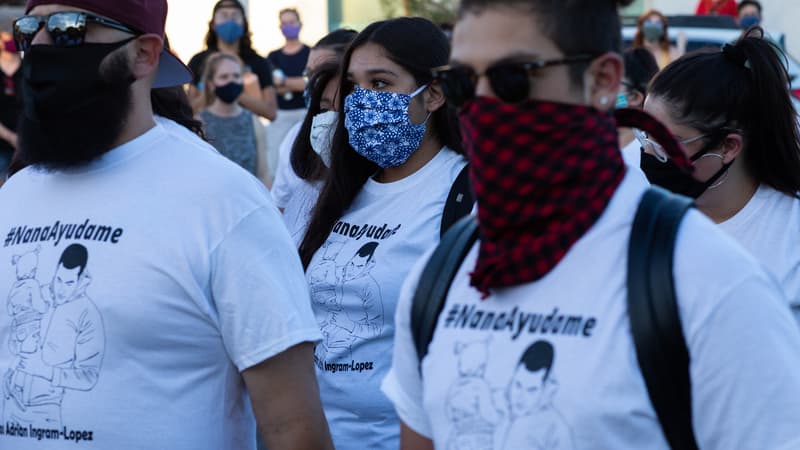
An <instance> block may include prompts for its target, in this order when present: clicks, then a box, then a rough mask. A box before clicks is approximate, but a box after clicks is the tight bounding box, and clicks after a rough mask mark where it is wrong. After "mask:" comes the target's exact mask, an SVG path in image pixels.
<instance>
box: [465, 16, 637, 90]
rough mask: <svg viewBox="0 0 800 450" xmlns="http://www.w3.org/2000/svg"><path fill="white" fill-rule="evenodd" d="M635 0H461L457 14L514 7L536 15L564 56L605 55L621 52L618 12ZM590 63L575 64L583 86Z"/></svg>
mask: <svg viewBox="0 0 800 450" xmlns="http://www.w3.org/2000/svg"><path fill="white" fill-rule="evenodd" d="M631 3H633V0H461V4H460V7H459V10H458V17H459V19H461V18H462V17H464V16H465V15H467V14H479V13H481V12H482V11H484V10H487V9H495V8H513V9H516V10H518V11H519V12H520V13H522V14H527V15H535V18H536V19H537V20H538V25H539V27H541V29H542V31H543V32H544V34H545V35H546V36H547V37H548V38H550V40H552V41H553V43H555V44H556V46H558V48H559V50H561V51H562V52H563V53H564V54H565V55H578V54H588V55H597V56H599V55H602V54H603V53H606V52H617V53H621V52H622V32H621V31H620V30H621V24H620V18H619V11H618V8H619V7H620V6H627V5H630V4H631ZM589 64H590V63H588V62H587V63H583V64H572V65H571V66H570V80H571V81H572V84H573V85H574V86H582V85H583V74H584V72H585V71H586V69H587V68H588V67H589Z"/></svg>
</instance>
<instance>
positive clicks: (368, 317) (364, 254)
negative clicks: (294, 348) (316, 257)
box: [309, 241, 384, 361]
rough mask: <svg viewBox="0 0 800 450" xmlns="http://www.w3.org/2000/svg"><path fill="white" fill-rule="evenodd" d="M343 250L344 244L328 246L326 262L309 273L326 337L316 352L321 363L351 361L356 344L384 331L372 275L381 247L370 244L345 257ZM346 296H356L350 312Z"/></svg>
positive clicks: (334, 242) (314, 298)
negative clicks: (344, 305) (347, 293)
mask: <svg viewBox="0 0 800 450" xmlns="http://www.w3.org/2000/svg"><path fill="white" fill-rule="evenodd" d="M343 247H344V243H342V242H336V241H331V242H328V243H327V244H326V245H325V246H324V247H323V249H322V252H323V257H322V261H321V262H320V263H318V264H316V265H315V266H314V267H312V268H311V269H310V270H309V285H310V289H311V299H312V301H313V302H314V303H315V311H316V312H317V321H318V323H319V326H320V329H321V330H322V336H323V339H322V343H320V344H319V345H317V349H316V357H317V359H318V361H324V360H328V359H350V358H352V357H353V350H352V348H353V344H354V343H356V342H357V341H358V340H363V339H370V338H373V337H376V336H379V335H380V334H381V332H382V331H383V325H384V315H383V314H384V311H383V302H382V299H381V291H380V286H379V285H378V282H377V281H375V279H374V278H373V277H372V275H371V273H370V272H371V271H372V269H373V268H374V267H375V250H376V249H377V248H378V243H377V242H374V241H373V242H368V243H366V244H364V245H362V246H360V247H358V249H357V250H356V251H355V252H354V253H353V254H346V253H344V252H343V251H342V250H343ZM345 258H346V259H345ZM345 292H349V293H351V294H353V293H355V296H356V298H355V299H350V300H349V301H351V302H353V301H354V300H355V304H354V305H349V307H348V308H345V307H343V305H342V301H343V299H344V295H345Z"/></svg>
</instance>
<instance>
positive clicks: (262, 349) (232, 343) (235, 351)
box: [211, 206, 321, 371]
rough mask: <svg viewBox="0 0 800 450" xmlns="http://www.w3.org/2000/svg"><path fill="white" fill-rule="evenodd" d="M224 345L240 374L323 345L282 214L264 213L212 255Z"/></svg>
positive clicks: (244, 224) (267, 209)
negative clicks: (309, 345) (293, 350)
mask: <svg viewBox="0 0 800 450" xmlns="http://www.w3.org/2000/svg"><path fill="white" fill-rule="evenodd" d="M211 268H212V269H211V270H212V274H211V283H212V286H211V291H212V295H213V300H214V303H215V305H216V308H217V312H218V317H219V326H220V330H221V334H222V338H223V342H224V344H225V347H226V349H227V351H228V354H229V355H230V357H231V360H232V361H233V362H234V364H235V365H236V367H237V368H238V369H239V370H240V371H244V370H245V369H247V368H249V367H252V366H254V365H256V364H258V363H260V362H262V361H264V360H266V359H269V358H271V357H272V356H275V355H277V354H279V353H281V352H283V351H284V350H286V349H288V348H290V347H292V346H294V345H297V344H300V343H302V342H317V341H319V340H320V339H321V335H320V331H319V327H318V326H317V323H316V320H315V319H314V314H313V312H312V310H311V300H310V297H309V293H308V285H307V283H306V279H305V275H304V273H303V268H302V265H301V264H300V258H299V256H298V254H297V251H296V250H295V248H294V245H293V244H292V241H291V238H290V237H289V233H288V232H287V231H286V229H285V227H284V226H283V223H282V221H281V218H280V215H279V213H278V211H277V210H276V209H275V208H273V207H272V206H264V207H260V208H258V209H257V210H255V211H253V212H252V213H250V214H249V215H248V216H246V217H245V218H244V219H243V220H241V221H240V222H239V223H238V224H237V225H236V226H235V227H234V228H233V229H232V230H231V231H230V232H229V233H228V234H227V236H226V237H225V239H224V240H223V241H222V242H221V243H220V245H219V246H218V247H217V248H216V249H215V250H214V251H213V252H212V254H211Z"/></svg>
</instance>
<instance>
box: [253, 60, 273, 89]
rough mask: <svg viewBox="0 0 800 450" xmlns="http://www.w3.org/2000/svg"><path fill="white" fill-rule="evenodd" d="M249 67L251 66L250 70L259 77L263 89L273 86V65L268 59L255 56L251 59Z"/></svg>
mask: <svg viewBox="0 0 800 450" xmlns="http://www.w3.org/2000/svg"><path fill="white" fill-rule="evenodd" d="M247 65H248V66H250V70H251V71H253V73H254V74H256V76H257V77H258V82H259V84H260V85H261V89H266V88H268V87H270V86H272V64H270V62H269V61H268V60H267V59H266V58H262V57H260V56H258V55H255V56H253V57H252V58H250V60H249V61H248V62H247Z"/></svg>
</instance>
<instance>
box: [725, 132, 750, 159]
mask: <svg viewBox="0 0 800 450" xmlns="http://www.w3.org/2000/svg"><path fill="white" fill-rule="evenodd" d="M720 149H721V150H722V160H723V162H724V163H725V164H728V163H730V162H731V161H733V160H734V159H736V158H738V157H739V155H741V154H742V150H744V137H742V135H741V134H736V133H730V134H728V135H727V136H725V139H724V140H723V141H722V146H721V147H720Z"/></svg>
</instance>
